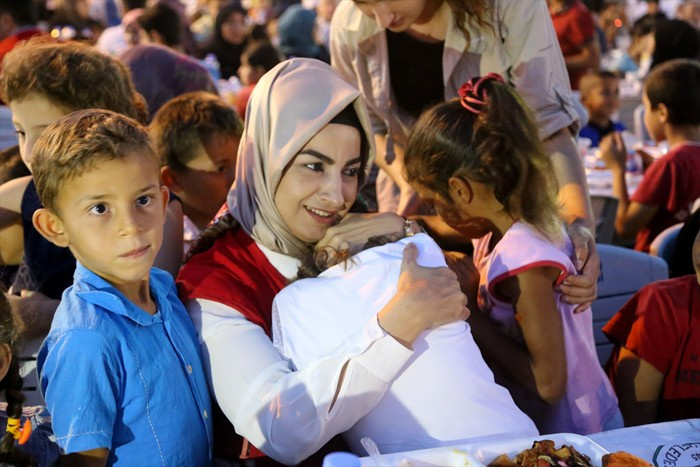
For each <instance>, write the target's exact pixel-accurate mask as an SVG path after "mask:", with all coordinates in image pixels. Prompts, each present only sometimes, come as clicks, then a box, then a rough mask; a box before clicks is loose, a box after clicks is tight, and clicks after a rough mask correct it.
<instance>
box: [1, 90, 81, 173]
mask: <svg viewBox="0 0 700 467" xmlns="http://www.w3.org/2000/svg"><path fill="white" fill-rule="evenodd" d="M10 110H11V111H12V124H13V125H14V127H15V131H17V136H18V137H19V152H20V155H21V156H22V160H23V161H24V163H25V165H26V166H27V167H28V168H29V170H30V171H31V170H32V166H31V162H32V157H31V155H32V149H33V148H34V143H36V140H37V139H39V136H41V133H43V132H44V130H45V129H46V127H47V126H49V125H51V124H52V123H53V122H55V121H56V120H58V119H59V118H61V117H63V116H64V115H67V114H68V113H70V111H68V110H66V109H63V108H62V107H59V106H57V105H56V104H54V103H53V102H51V101H50V100H49V99H48V98H46V97H45V96H43V95H42V94H37V93H31V94H29V95H27V96H26V97H25V98H24V99H21V100H14V101H12V102H10Z"/></svg>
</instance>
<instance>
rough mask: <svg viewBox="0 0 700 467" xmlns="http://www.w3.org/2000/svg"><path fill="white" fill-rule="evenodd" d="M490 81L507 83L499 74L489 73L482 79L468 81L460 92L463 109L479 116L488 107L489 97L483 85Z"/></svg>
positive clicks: (477, 77)
mask: <svg viewBox="0 0 700 467" xmlns="http://www.w3.org/2000/svg"><path fill="white" fill-rule="evenodd" d="M489 81H497V82H499V83H505V82H506V81H505V80H504V79H503V77H502V76H501V75H499V74H498V73H489V74H488V75H486V76H481V77H479V76H476V77H474V78H472V79H470V80H469V81H466V82H465V83H464V84H463V85H462V87H461V88H459V91H458V93H459V97H460V102H461V103H462V107H464V108H465V109H467V110H468V111H470V112H471V113H473V114H474V115H479V114H480V113H481V110H482V109H483V107H484V105H486V98H487V97H488V94H487V93H486V87H485V86H483V84H484V83H487V82H489Z"/></svg>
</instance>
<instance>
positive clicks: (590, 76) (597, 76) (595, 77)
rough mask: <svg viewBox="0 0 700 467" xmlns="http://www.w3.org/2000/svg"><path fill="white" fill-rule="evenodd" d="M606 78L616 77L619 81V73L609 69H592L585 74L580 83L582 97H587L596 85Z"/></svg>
mask: <svg viewBox="0 0 700 467" xmlns="http://www.w3.org/2000/svg"><path fill="white" fill-rule="evenodd" d="M606 79H614V80H615V81H619V78H618V77H617V75H616V74H615V73H613V72H611V71H608V70H599V71H592V72H589V73H586V74H585V75H583V76H582V77H581V81H580V82H579V85H578V87H579V92H580V94H581V99H585V98H586V96H588V94H589V93H590V92H591V91H592V90H593V89H594V88H595V87H596V86H598V85H599V84H600V83H602V82H603V81H605V80H606Z"/></svg>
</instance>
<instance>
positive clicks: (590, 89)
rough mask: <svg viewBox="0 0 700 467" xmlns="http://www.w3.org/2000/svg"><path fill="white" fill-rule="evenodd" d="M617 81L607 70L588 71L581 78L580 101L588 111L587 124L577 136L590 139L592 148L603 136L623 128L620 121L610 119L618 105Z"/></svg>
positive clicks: (595, 146) (596, 145)
mask: <svg viewBox="0 0 700 467" xmlns="http://www.w3.org/2000/svg"><path fill="white" fill-rule="evenodd" d="M618 81H619V80H618V79H617V76H615V75H614V74H612V73H610V72H609V71H599V72H597V73H589V74H587V75H584V76H583V77H582V78H581V84H580V90H581V103H582V104H583V106H584V107H585V108H586V110H587V111H588V125H586V126H584V127H583V128H581V131H580V132H579V136H580V137H581V138H588V139H590V140H591V147H593V148H597V147H598V145H599V144H600V140H601V139H603V137H605V136H607V135H609V134H610V133H612V132H614V131H623V130H624V129H625V126H624V125H623V124H622V123H620V122H614V121H613V120H611V117H612V115H613V114H614V113H615V112H616V111H617V109H618V108H619V107H620V91H619V90H618Z"/></svg>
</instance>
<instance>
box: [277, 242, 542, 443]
mask: <svg viewBox="0 0 700 467" xmlns="http://www.w3.org/2000/svg"><path fill="white" fill-rule="evenodd" d="M409 243H413V244H414V245H416V246H417V248H418V257H417V260H418V264H419V265H420V266H424V267H444V266H445V258H444V256H443V254H442V250H440V248H439V247H438V246H437V244H436V243H435V242H434V241H433V240H432V239H431V238H430V237H428V236H427V235H426V234H417V235H415V236H412V237H408V238H405V239H403V240H400V241H398V242H396V243H389V244H386V245H382V246H379V247H375V248H371V249H368V250H365V251H362V252H360V253H359V254H357V255H355V256H353V257H352V258H350V259H349V260H347V261H346V262H345V264H337V265H335V266H333V267H331V268H329V269H327V270H326V271H324V272H323V273H321V274H320V275H319V276H318V277H317V278H314V279H302V280H298V281H296V282H294V283H292V284H291V285H289V286H287V287H285V288H284V289H282V291H280V292H279V293H278V294H277V296H276V297H275V300H274V303H273V308H272V313H273V318H272V322H273V340H274V343H275V346H276V347H277V349H278V350H279V351H280V354H281V355H282V356H284V357H286V358H288V359H289V360H290V361H291V364H292V367H293V368H294V369H295V370H299V369H302V368H305V367H307V366H308V364H309V363H310V362H311V361H314V360H315V359H317V358H318V357H320V356H322V355H329V354H331V353H332V351H333V350H334V349H335V348H342V347H343V342H345V341H346V339H347V338H348V337H350V336H351V335H353V334H355V333H362V332H364V325H365V324H366V323H367V320H368V319H370V318H371V317H372V316H373V315H375V314H376V313H377V312H379V311H380V310H381V309H382V307H383V306H384V305H386V303H387V302H388V301H389V300H390V299H391V298H392V297H393V296H394V294H395V293H396V289H397V283H398V280H399V273H400V271H401V261H402V258H403V250H404V248H405V246H406V245H407V244H409ZM329 304H332V305H331V306H332V310H330V309H329ZM346 350H347V349H346ZM413 350H414V352H413V355H412V356H411V358H410V359H409V360H408V362H407V363H406V366H405V367H404V369H403V371H402V372H401V374H400V375H399V376H398V377H397V378H396V379H395V380H394V381H392V383H391V386H390V387H389V389H388V390H387V392H386V394H385V395H384V397H383V398H382V400H381V401H380V402H379V403H378V404H377V405H376V406H375V407H374V408H373V409H372V410H370V411H369V412H368V413H367V414H366V415H365V416H364V417H362V418H361V419H360V420H359V421H358V422H357V423H355V424H354V425H353V426H352V427H350V428H349V430H348V431H347V432H346V433H344V435H343V436H344V437H345V439H346V441H348V444H350V447H351V448H352V450H353V451H355V452H356V453H362V452H364V449H363V448H362V445H361V444H360V440H361V439H362V438H363V437H365V436H369V437H370V438H372V439H373V440H374V441H375V442H376V443H377V445H378V447H379V450H380V451H381V452H383V453H389V452H399V451H410V450H413V449H421V448H427V447H435V446H440V445H449V444H455V443H458V442H465V441H467V440H469V439H470V438H475V437H480V436H487V435H493V434H501V435H504V436H508V437H518V436H532V435H536V434H537V429H536V428H535V426H534V424H533V423H532V421H531V420H530V419H529V418H528V417H527V416H526V415H525V414H524V413H522V412H521V411H520V410H519V409H518V408H517V407H516V405H515V403H514V402H513V399H512V398H511V396H510V395H509V394H508V391H507V390H506V389H505V388H503V387H502V386H499V385H497V384H496V383H495V382H494V380H493V374H492V373H491V371H490V370H489V368H488V366H486V362H484V359H483V358H482V357H481V354H480V353H479V349H478V347H477V346H476V343H475V342H474V339H473V338H472V335H471V333H470V329H469V325H468V324H467V323H466V322H464V321H457V322H454V323H451V324H447V325H444V326H441V327H439V328H437V329H433V330H431V331H427V332H424V333H423V334H421V335H420V336H419V337H418V339H416V341H415V342H414V343H413ZM426 381H429V382H430V384H425V382H426Z"/></svg>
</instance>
